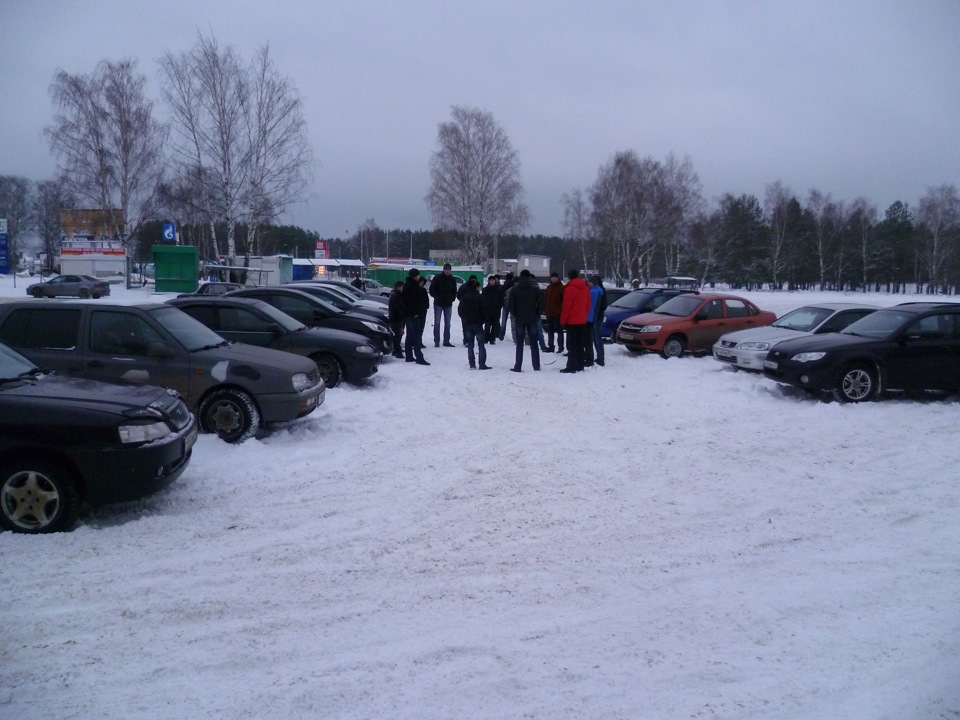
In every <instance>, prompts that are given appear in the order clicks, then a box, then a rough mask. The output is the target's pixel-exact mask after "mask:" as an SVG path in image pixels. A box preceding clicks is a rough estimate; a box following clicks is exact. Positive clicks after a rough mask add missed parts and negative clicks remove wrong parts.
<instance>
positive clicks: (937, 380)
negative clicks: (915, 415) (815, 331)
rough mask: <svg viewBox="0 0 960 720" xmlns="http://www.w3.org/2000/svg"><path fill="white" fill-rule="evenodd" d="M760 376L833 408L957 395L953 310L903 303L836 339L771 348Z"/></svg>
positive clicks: (956, 306) (959, 324) (958, 324)
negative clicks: (913, 393)
mask: <svg viewBox="0 0 960 720" xmlns="http://www.w3.org/2000/svg"><path fill="white" fill-rule="evenodd" d="M763 365H764V369H763V372H764V374H765V375H766V376H767V377H769V378H771V379H773V380H776V381H777V382H780V383H784V384H787V385H793V386H794V387H798V388H802V389H804V390H808V391H813V392H820V391H825V392H830V393H832V394H833V396H834V397H835V398H836V399H837V400H839V401H841V402H860V401H864V400H870V399H872V398H874V397H876V396H877V394H878V393H880V392H883V391H886V390H938V391H948V392H950V391H958V390H960V303H926V302H921V303H904V304H902V305H895V306H894V307H891V308H886V309H884V310H877V311H876V312H874V313H871V314H870V315H867V316H866V317H865V318H862V319H860V320H857V321H856V322H855V323H852V324H850V325H848V326H847V327H846V328H844V329H843V330H841V331H840V332H838V333H827V334H825V335H816V336H813V337H804V338H797V339H796V340H786V341H784V342H782V343H779V344H778V345H777V346H776V347H775V348H773V349H772V350H771V351H770V352H769V353H768V354H767V358H766V360H764V363H763Z"/></svg>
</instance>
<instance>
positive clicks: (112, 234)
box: [60, 209, 126, 257]
mask: <svg viewBox="0 0 960 720" xmlns="http://www.w3.org/2000/svg"><path fill="white" fill-rule="evenodd" d="M122 227H123V213H121V212H120V211H119V210H84V209H69V210H61V211H60V255H61V256H65V255H113V256H119V257H123V256H124V255H125V254H126V250H125V248H124V246H123V241H122V240H121V239H120V230H121V228H122Z"/></svg>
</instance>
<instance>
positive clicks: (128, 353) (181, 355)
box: [0, 300, 326, 442]
mask: <svg viewBox="0 0 960 720" xmlns="http://www.w3.org/2000/svg"><path fill="white" fill-rule="evenodd" d="M0 341H2V342H5V343H6V344H7V345H10V346H11V347H13V348H14V349H16V350H17V351H18V352H20V353H21V354H23V355H25V356H27V357H28V358H30V359H31V360H32V361H33V362H34V363H36V364H37V365H38V366H39V367H42V368H44V369H51V370H57V371H60V372H62V373H65V374H70V375H76V376H79V377H83V378H86V379H89V380H103V381H126V382H132V383H143V384H151V385H161V386H164V387H169V388H173V389H174V390H176V391H177V392H179V393H180V395H181V396H183V399H184V401H185V402H186V403H187V407H189V408H190V410H191V411H193V412H194V413H196V414H197V419H198V421H199V423H200V429H201V430H203V431H204V432H215V433H217V435H219V436H220V438H222V439H223V440H225V441H227V442H242V441H244V440H246V439H247V438H250V437H252V436H253V435H255V434H256V432H257V430H259V429H260V428H261V427H263V426H265V425H266V424H269V423H274V422H284V421H288V420H294V419H296V418H299V417H303V416H304V415H307V414H309V413H311V412H313V411H314V409H316V408H317V407H318V406H319V405H320V404H321V403H323V400H324V393H325V391H326V387H325V385H324V383H323V380H322V379H321V378H320V371H319V370H318V369H317V365H316V363H314V362H313V361H312V360H309V359H307V358H302V357H297V356H295V355H292V354H290V353H285V352H280V351H278V350H268V349H267V348H259V347H255V346H253V345H240V344H235V345H231V344H230V343H229V342H227V341H226V340H224V339H223V338H222V337H220V336H219V335H217V334H216V333H214V332H213V331H212V330H210V329H209V328H207V327H205V326H204V325H202V324H201V323H199V322H197V321H196V320H194V319H193V318H192V317H190V316H189V315H187V314H186V313H185V312H183V311H182V310H179V309H177V308H175V307H171V306H170V305H164V304H161V303H151V304H146V305H114V304H106V305H105V304H103V303H99V302H98V303H93V302H67V303H56V304H51V303H46V302H38V301H36V300H24V301H21V302H11V303H0Z"/></svg>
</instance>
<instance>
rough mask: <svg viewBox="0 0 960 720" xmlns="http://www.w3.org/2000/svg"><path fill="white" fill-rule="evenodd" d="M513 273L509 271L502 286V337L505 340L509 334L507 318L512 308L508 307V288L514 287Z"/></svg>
mask: <svg viewBox="0 0 960 720" xmlns="http://www.w3.org/2000/svg"><path fill="white" fill-rule="evenodd" d="M513 283H514V280H513V273H512V272H508V273H507V276H506V279H504V281H503V285H501V286H500V308H501V312H500V339H501V340H503V338H504V337H506V334H507V318H508V317H509V316H510V309H509V308H508V307H507V290H509V289H510V288H512V287H513Z"/></svg>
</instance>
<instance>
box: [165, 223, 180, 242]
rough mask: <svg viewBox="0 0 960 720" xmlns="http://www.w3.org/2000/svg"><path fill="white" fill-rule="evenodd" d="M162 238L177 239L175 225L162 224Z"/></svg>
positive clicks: (171, 240)
mask: <svg viewBox="0 0 960 720" xmlns="http://www.w3.org/2000/svg"><path fill="white" fill-rule="evenodd" d="M163 239H164V240H168V241H170V242H173V241H174V240H176V239H177V226H176V225H174V224H173V223H164V224H163Z"/></svg>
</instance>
